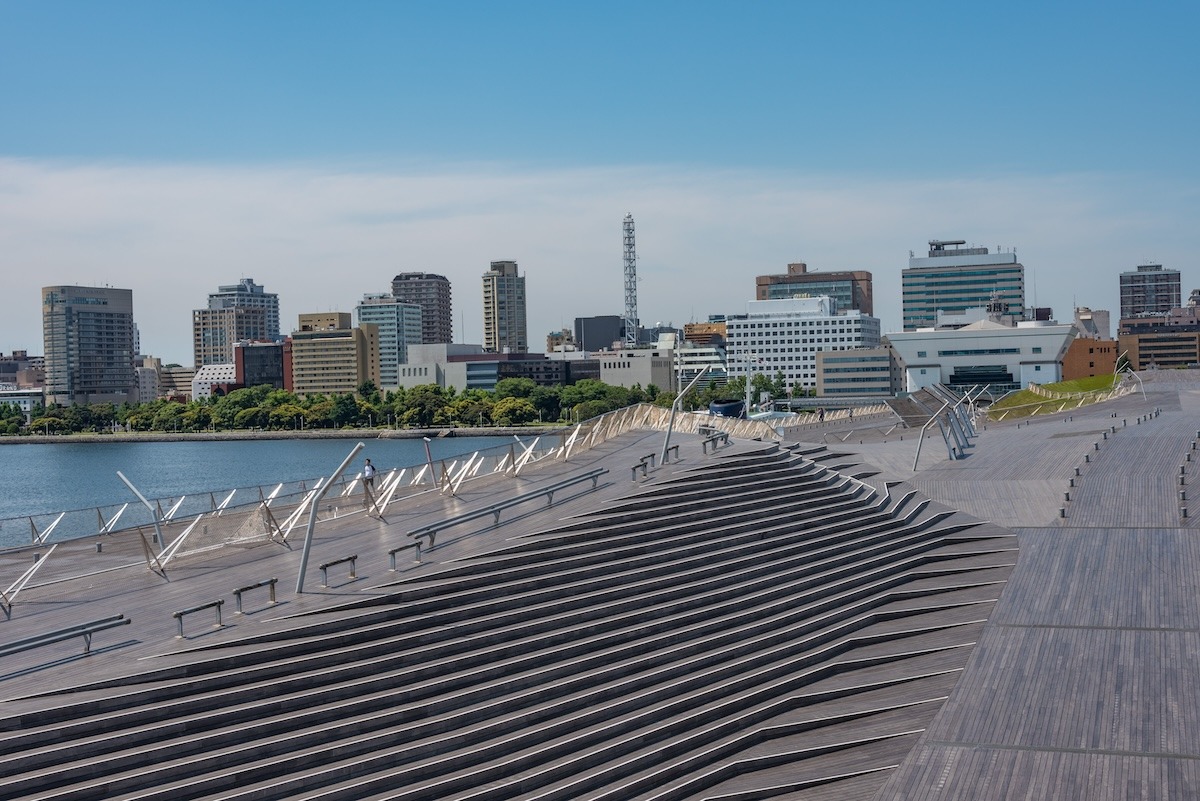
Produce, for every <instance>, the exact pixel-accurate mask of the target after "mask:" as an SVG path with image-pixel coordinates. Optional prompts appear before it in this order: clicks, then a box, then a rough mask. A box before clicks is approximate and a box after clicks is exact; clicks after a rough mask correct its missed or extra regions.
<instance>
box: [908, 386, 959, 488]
mask: <svg viewBox="0 0 1200 801" xmlns="http://www.w3.org/2000/svg"><path fill="white" fill-rule="evenodd" d="M949 405H950V403H949V402H948V401H947V402H946V403H943V404H942V408H940V409H938V410H937V411H936V412H934V414H933V416H932V417H930V418H929V419H928V420H927V421H925V425H923V426H921V433H920V434H919V435H918V436H917V455H916V456H914V457H913V466H912V469H913V471H914V472H915V471H916V469H917V462H918V461H920V460H921V444H922V443H924V442H925V431H926V429H928V428H929V426H930V425H932V424H933V423H934V422H935V421H936V420H937V419H938V415H940V414H941V413H942V412H944V411H946V407H947V406H949Z"/></svg>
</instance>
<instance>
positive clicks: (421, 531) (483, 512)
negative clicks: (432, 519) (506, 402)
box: [408, 467, 608, 548]
mask: <svg viewBox="0 0 1200 801" xmlns="http://www.w3.org/2000/svg"><path fill="white" fill-rule="evenodd" d="M607 472H608V468H607V467H599V468H596V469H595V470H589V471H588V472H586V473H581V474H579V475H577V476H574V477H572V478H568V479H564V480H562V481H559V482H557V483H556V484H552V485H550V486H548V487H542V488H541V489H539V490H535V491H533V492H530V493H527V494H524V495H518V496H517V497H515V498H509V499H508V500H506V501H498V502H497V503H493V504H491V505H489V506H485V507H484V508H482V509H476V510H475V511H473V512H466V513H464V514H461V515H457V516H455V517H450V518H446V519H444V520H439V521H437V522H436V523H429V524H427V525H424V526H421V527H420V528H416V529H413V530H412V531H410V532H408V536H410V537H412V538H413V539H419V538H421V537H429V547H430V548H432V547H433V545H434V540H435V539H436V538H437V534H438V532H439V531H441V530H442V529H446V528H451V527H452V526H456V525H458V524H459V523H467V522H469V521H471V520H476V519H478V518H480V517H487V516H488V515H494V516H495V518H496V520H495V525H500V512H502V511H503V510H505V509H508V508H510V507H512V506H516V505H517V504H520V503H524V502H525V501H529V500H532V499H534V498H540V497H542V496H543V495H545V496H547V499H548V500H547V503H546V505H547V506H552V505H553V504H554V493H555V492H557V491H558V490H560V489H565V488H567V487H570V486H573V485H575V484H579V483H581V482H583V481H587V480H589V479H590V480H591V482H592V489H593V490H594V489H596V487H597V486H599V479H600V476H602V475H604V474H605V473H607Z"/></svg>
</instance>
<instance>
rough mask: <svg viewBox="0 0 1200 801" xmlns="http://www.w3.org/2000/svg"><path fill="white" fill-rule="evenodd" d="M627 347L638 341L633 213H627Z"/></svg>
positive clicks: (635, 344) (633, 346) (634, 345)
mask: <svg viewBox="0 0 1200 801" xmlns="http://www.w3.org/2000/svg"><path fill="white" fill-rule="evenodd" d="M624 229H625V347H627V348H636V347H637V343H638V338H637V337H638V315H637V249H636V248H635V247H634V242H633V215H632V214H626V215H625V225H624Z"/></svg>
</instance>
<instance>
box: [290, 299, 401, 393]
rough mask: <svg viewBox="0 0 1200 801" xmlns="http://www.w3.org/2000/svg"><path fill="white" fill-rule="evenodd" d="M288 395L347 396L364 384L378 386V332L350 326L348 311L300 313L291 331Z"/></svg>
mask: <svg viewBox="0 0 1200 801" xmlns="http://www.w3.org/2000/svg"><path fill="white" fill-rule="evenodd" d="M291 362H292V383H291V388H292V392H295V393H296V394H297V395H313V394H322V395H331V394H341V395H348V394H352V393H354V392H357V391H358V388H359V386H361V385H362V384H363V382H365V381H372V382H374V383H375V386H377V387H378V386H379V329H377V328H376V327H375V326H374V325H371V324H370V323H363V324H362V325H360V326H358V327H357V328H354V327H351V325H350V314H349V313H348V312H318V313H315V314H301V315H300V320H299V328H298V329H297V330H296V331H293V332H292V346H291Z"/></svg>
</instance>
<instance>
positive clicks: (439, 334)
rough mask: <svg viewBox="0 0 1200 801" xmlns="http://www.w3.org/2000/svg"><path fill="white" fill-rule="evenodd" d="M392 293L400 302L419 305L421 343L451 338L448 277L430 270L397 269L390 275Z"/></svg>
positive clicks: (452, 322)
mask: <svg viewBox="0 0 1200 801" xmlns="http://www.w3.org/2000/svg"><path fill="white" fill-rule="evenodd" d="M392 295H393V297H395V298H396V299H397V300H399V301H400V302H402V303H415V304H416V305H417V306H420V307H421V344H424V345H438V344H442V343H450V342H453V341H454V318H453V316H452V315H451V312H450V279H448V278H446V276H444V275H434V274H432V273H400V274H399V275H397V276H396V277H395V278H393V279H392Z"/></svg>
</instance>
